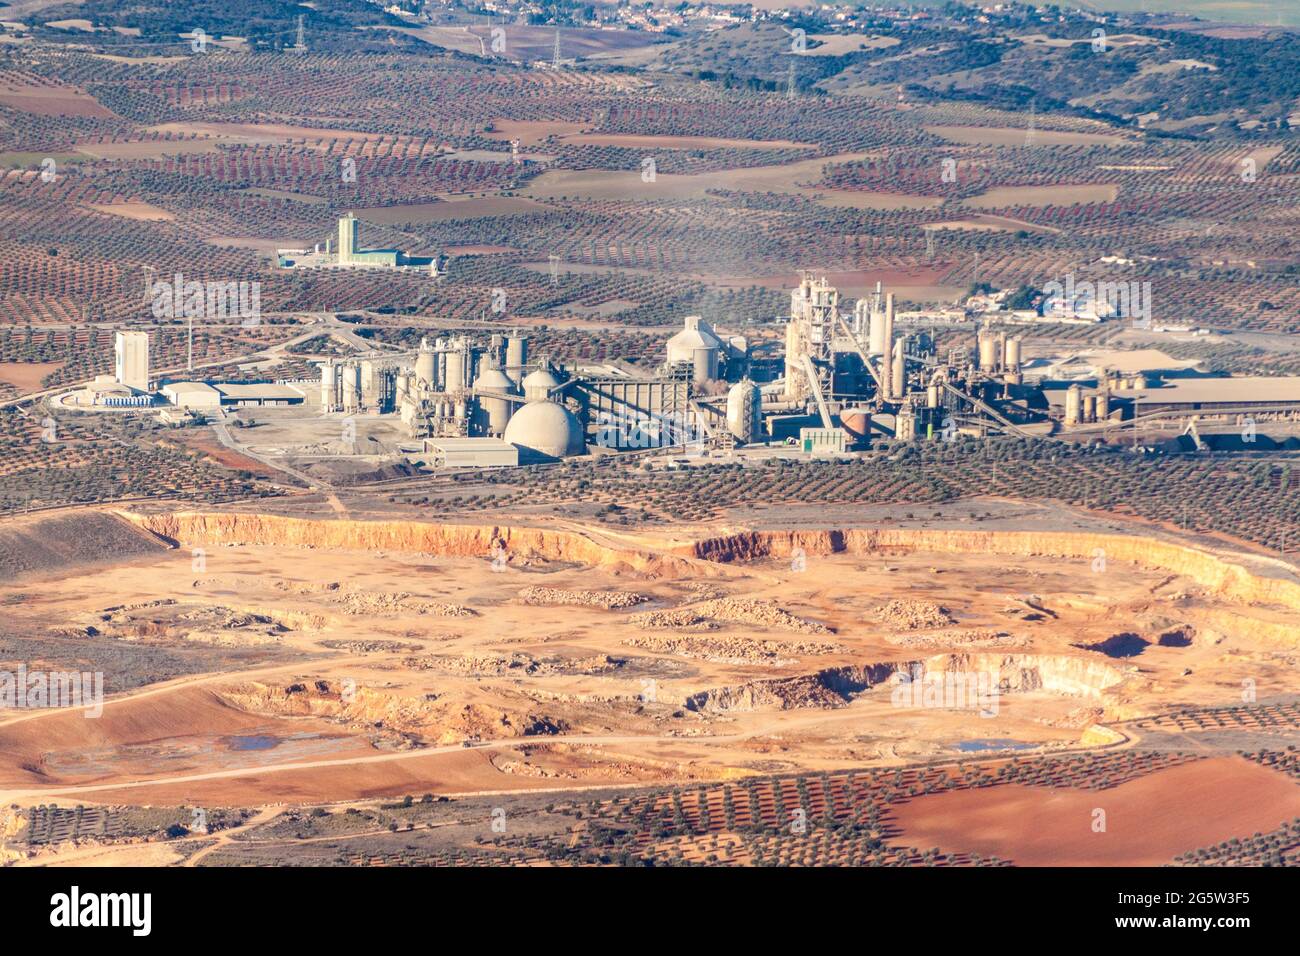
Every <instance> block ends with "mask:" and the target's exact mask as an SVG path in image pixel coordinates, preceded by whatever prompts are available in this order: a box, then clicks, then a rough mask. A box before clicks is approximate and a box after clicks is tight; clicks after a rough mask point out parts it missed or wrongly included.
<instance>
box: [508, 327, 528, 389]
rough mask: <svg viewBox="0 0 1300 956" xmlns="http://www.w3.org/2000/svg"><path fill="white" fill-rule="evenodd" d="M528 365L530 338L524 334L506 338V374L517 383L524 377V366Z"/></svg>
mask: <svg viewBox="0 0 1300 956" xmlns="http://www.w3.org/2000/svg"><path fill="white" fill-rule="evenodd" d="M527 365H528V339H526V338H524V336H522V335H512V336H510V337H509V338H508V339H506V368H505V372H506V376H507V377H508V378H509V379H510V381H512V382H514V383H515V384H516V385H518V384H519V382H520V381H521V380H522V379H523V377H524V368H525V367H526V366H527Z"/></svg>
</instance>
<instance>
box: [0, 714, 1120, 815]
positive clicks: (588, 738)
mask: <svg viewBox="0 0 1300 956" xmlns="http://www.w3.org/2000/svg"><path fill="white" fill-rule="evenodd" d="M861 718H862V714H860V713H854V712H852V711H851V710H850V709H845V710H841V711H839V712H838V713H835V714H827V713H823V712H817V713H812V714H805V715H800V716H799V717H797V718H795V719H794V720H787V721H782V722H778V721H773V722H771V723H767V724H764V725H762V726H760V727H755V728H753V729H751V730H746V731H743V732H740V733H734V734H718V735H710V736H704V735H700V736H694V737H692V736H682V735H671V734H664V735H645V734H618V735H600V734H583V735H558V736H554V737H507V738H504V739H500V740H488V741H483V742H482V743H478V744H474V745H473V746H472V747H466V746H464V745H463V744H447V745H445V746H441V747H425V748H422V749H419V750H403V751H396V752H392V753H383V754H373V755H371V756H366V757H339V758H337V759H333V760H309V761H302V762H299V763H284V764H270V765H262V766H253V767H236V768H233V769H229V770H214V771H208V772H206V773H195V774H180V775H177V776H172V777H154V778H150V779H148V780H137V781H130V780H127V781H121V782H118V783H100V784H88V785H83V786H78V785H72V786H67V787H59V786H53V787H40V788H36V789H28V790H0V803H3V802H4V801H8V800H19V799H27V798H32V797H46V796H69V795H75V794H83V793H99V792H105V791H115V790H134V789H136V788H139V787H162V786H169V785H173V784H184V783H196V782H202V781H206V780H228V779H231V778H236V777H244V776H249V775H261V774H267V773H277V772H280V771H294V770H315V769H321V768H329V767H349V766H355V765H357V764H369V763H388V762H391V761H395V760H413V759H418V758H420V757H432V756H439V755H442V754H451V753H463V752H465V751H467V750H506V749H510V748H512V747H520V746H529V747H538V746H547V745H578V746H609V745H625V744H647V743H672V744H695V743H706V744H716V743H731V742H736V741H740V740H747V739H750V738H752V737H762V736H764V735H767V734H771V733H773V732H780V731H784V732H789V731H790V730H791V729H793V728H795V727H799V726H802V725H806V724H810V723H825V722H828V721H838V720H847V719H853V720H860V719H861ZM1136 739H1137V738H1136V735H1133V734H1124V735H1123V739H1122V740H1118V741H1114V742H1112V743H1108V744H1100V745H1096V746H1092V747H1078V748H1068V749H1067V750H1063V751H1061V752H1062V753H1070V754H1080V753H1093V752H1098V751H1103V750H1113V749H1116V748H1123V747H1129V746H1132V745H1133V744H1134V743H1135V741H1136ZM1005 759H1008V757H1007V755H1006V754H987V755H980V756H974V755H968V756H966V757H964V758H959V759H953V760H949V759H943V760H940V761H933V760H930V761H926V760H922V761H916V762H913V763H910V764H907V766H918V765H924V766H948V765H956V764H958V763H963V762H964V763H970V762H981V761H990V760H1005ZM592 786H593V788H595V789H599V788H600V787H601V786H602V785H601V784H593V785H592ZM560 789H574V788H560ZM584 789H585V788H584ZM483 792H485V793H496V792H498V791H483ZM456 795H457V796H464V795H466V794H461V793H457V794H456Z"/></svg>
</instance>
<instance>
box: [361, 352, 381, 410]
mask: <svg viewBox="0 0 1300 956" xmlns="http://www.w3.org/2000/svg"><path fill="white" fill-rule="evenodd" d="M361 404H363V405H364V406H365V407H366V408H374V407H375V406H377V405H378V404H379V369H378V367H377V366H376V365H375V363H374V362H372V361H370V360H369V359H363V360H362V361H361Z"/></svg>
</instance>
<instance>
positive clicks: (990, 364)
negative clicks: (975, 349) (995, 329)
mask: <svg viewBox="0 0 1300 956" xmlns="http://www.w3.org/2000/svg"><path fill="white" fill-rule="evenodd" d="M979 343H980V371H981V372H992V371H995V370H996V369H997V367H998V340H997V339H996V338H994V337H993V336H992V335H990V334H988V333H984V334H982V335H980V337H979Z"/></svg>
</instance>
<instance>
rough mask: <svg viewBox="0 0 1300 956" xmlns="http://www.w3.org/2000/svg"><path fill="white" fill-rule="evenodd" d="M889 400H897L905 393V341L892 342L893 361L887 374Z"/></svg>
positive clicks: (903, 339) (904, 339) (902, 339)
mask: <svg viewBox="0 0 1300 956" xmlns="http://www.w3.org/2000/svg"><path fill="white" fill-rule="evenodd" d="M889 389H890V396H889V397H890V398H893V399H899V398H902V397H903V395H904V394H905V393H906V391H907V339H906V338H901V339H898V340H897V341H896V342H894V361H893V367H892V368H891V369H890V373H889Z"/></svg>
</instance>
